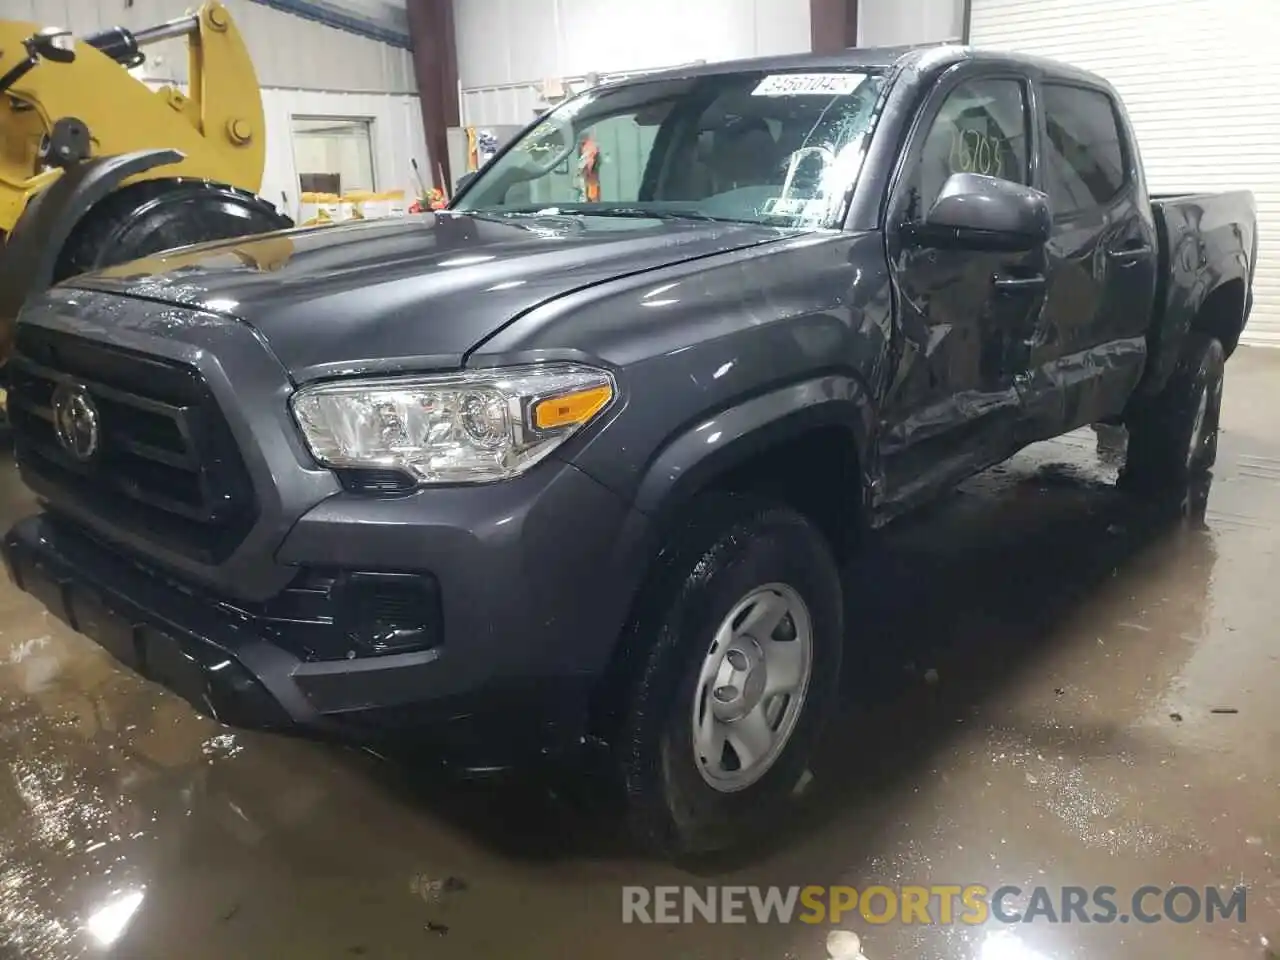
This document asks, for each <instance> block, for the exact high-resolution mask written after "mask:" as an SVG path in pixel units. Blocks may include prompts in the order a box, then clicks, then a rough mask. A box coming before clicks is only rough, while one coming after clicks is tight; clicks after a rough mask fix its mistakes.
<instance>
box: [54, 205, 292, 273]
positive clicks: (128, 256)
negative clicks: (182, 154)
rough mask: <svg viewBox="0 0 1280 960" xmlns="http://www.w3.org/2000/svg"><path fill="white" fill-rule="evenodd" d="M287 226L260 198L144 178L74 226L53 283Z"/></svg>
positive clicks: (282, 217)
mask: <svg viewBox="0 0 1280 960" xmlns="http://www.w3.org/2000/svg"><path fill="white" fill-rule="evenodd" d="M291 226H293V221H292V220H290V219H289V218H288V217H286V216H283V215H282V214H280V213H279V212H277V211H276V208H275V207H273V206H271V204H269V203H267V202H266V201H265V200H263V199H262V198H261V197H257V196H254V195H253V194H251V193H246V192H245V191H243V190H237V189H236V188H235V187H228V186H226V185H224V184H217V183H210V182H207V181H203V180H150V181H146V182H144V183H139V184H134V185H132V186H128V187H125V188H123V189H121V190H117V191H116V192H115V193H113V194H111V195H110V196H109V197H107V198H106V199H105V200H103V201H102V202H100V203H98V204H97V205H96V206H94V207H93V208H92V209H91V210H90V211H89V212H88V213H87V214H85V216H84V218H83V219H82V220H81V221H80V222H79V223H78V224H76V228H75V230H74V231H73V232H72V234H71V236H70V238H69V239H68V240H67V242H66V244H65V245H64V246H63V248H62V251H61V252H60V253H59V255H58V262H57V266H56V267H55V270H54V280H55V282H56V281H60V280H65V279H67V278H68V277H74V276H77V275H78V274H81V273H88V272H89V271H90V270H100V269H102V268H103V267H110V266H114V265H115V264H118V263H128V262H129V261H130V260H137V259H139V258H141V257H146V256H150V255H151V254H154V253H159V252H161V251H162V250H172V249H174V248H175V247H184V246H187V245H189V244H193V243H204V242H206V241H210V240H231V239H235V238H237V237H245V236H251V235H253V234H256V233H268V232H270V231H272V230H280V229H284V228H286V227H291Z"/></svg>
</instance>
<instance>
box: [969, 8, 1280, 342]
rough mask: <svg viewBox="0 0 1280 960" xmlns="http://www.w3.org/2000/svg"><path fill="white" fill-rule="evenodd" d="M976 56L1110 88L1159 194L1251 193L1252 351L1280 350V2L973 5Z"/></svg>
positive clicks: (1249, 334)
mask: <svg viewBox="0 0 1280 960" xmlns="http://www.w3.org/2000/svg"><path fill="white" fill-rule="evenodd" d="M972 3H973V6H972V11H973V15H972V20H971V21H970V40H971V42H972V43H973V44H974V45H975V46H980V47H990V48H994V49H1007V50H1018V51H1021V52H1024V53H1036V54H1041V55H1043V56H1048V57H1054V58H1056V59H1058V60H1064V61H1066V62H1067V63H1071V64H1074V65H1076V66H1079V67H1083V68H1085V69H1086V70H1092V71H1093V72H1095V73H1097V74H1099V75H1101V76H1102V77H1105V78H1106V79H1107V80H1109V81H1110V82H1111V83H1112V84H1114V85H1115V87H1116V89H1117V90H1118V91H1119V92H1120V95H1121V97H1123V99H1124V103H1125V107H1126V108H1127V109H1128V111H1129V116H1130V118H1131V119H1132V120H1133V125H1134V128H1135V129H1136V131H1137V135H1138V149H1139V150H1140V152H1141V154H1142V159H1143V163H1144V165H1145V167H1146V171H1147V185H1148V187H1149V188H1150V190H1151V191H1152V192H1153V193H1183V192H1187V193H1189V192H1196V191H1209V190H1233V189H1241V188H1243V189H1248V190H1252V191H1253V193H1254V196H1255V197H1256V198H1257V201H1258V267H1257V275H1256V277H1255V279H1254V284H1253V297H1254V305H1253V314H1252V316H1251V318H1250V320H1249V325H1248V327H1247V328H1246V330H1245V334H1244V338H1243V342H1245V343H1255V344H1267V345H1270V346H1280V55H1277V53H1276V44H1277V43H1280V0H972Z"/></svg>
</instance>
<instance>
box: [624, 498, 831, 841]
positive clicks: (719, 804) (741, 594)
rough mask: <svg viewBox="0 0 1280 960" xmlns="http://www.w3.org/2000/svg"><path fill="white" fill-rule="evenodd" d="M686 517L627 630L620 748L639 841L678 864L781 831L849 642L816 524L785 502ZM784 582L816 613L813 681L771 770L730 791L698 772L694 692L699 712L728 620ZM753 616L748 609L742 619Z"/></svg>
mask: <svg viewBox="0 0 1280 960" xmlns="http://www.w3.org/2000/svg"><path fill="white" fill-rule="evenodd" d="M688 516H689V517H690V518H691V519H690V522H689V523H687V524H685V525H683V526H679V527H677V532H676V533H675V535H674V537H673V540H672V542H670V543H669V544H668V545H667V549H666V550H664V552H663V558H664V559H663V561H662V562H661V567H660V569H659V570H658V571H657V572H656V573H655V575H654V577H653V578H652V579H651V581H650V584H649V586H648V587H647V588H646V592H645V594H644V596H643V598H642V602H641V603H640V604H639V605H638V611H639V612H638V614H637V617H636V619H635V621H634V622H633V623H632V625H631V627H630V630H629V635H628V637H627V641H628V645H629V646H630V647H631V649H634V650H638V651H640V653H639V655H638V656H637V658H636V669H635V670H634V671H633V677H632V682H631V683H630V684H629V688H628V692H627V694H626V702H625V703H624V704H622V706H623V709H624V711H625V717H624V718H623V723H622V729H621V731H620V733H621V736H620V737H619V739H618V745H617V750H616V756H617V762H618V767H619V770H620V773H621V778H622V782H623V786H624V789H625V794H626V802H627V814H628V818H629V821H630V825H631V828H632V833H633V835H634V836H635V837H636V839H637V840H638V841H639V843H640V844H641V845H642V846H643V847H644V848H645V849H646V850H648V851H649V852H652V853H656V854H658V855H660V856H677V857H678V856H682V855H689V854H700V853H709V852H712V851H716V850H721V849H725V848H728V847H731V846H736V845H738V844H739V843H740V842H741V841H742V840H743V839H744V838H745V837H746V836H749V835H750V832H751V830H752V829H753V828H756V829H760V830H762V831H764V833H765V834H767V833H769V832H771V831H772V830H774V829H776V827H777V823H778V820H777V817H778V816H779V814H780V812H782V808H783V807H784V806H785V805H786V804H787V803H788V802H790V801H792V800H793V799H794V794H795V793H796V791H795V788H796V786H797V784H798V782H799V781H800V779H801V777H802V776H803V775H804V774H805V772H806V770H807V769H808V762H809V758H810V754H811V752H812V748H813V747H814V745H815V744H816V742H817V740H818V737H819V735H820V733H821V730H822V727H823V725H824V723H825V721H826V719H827V717H828V715H829V714H830V713H831V712H832V711H833V709H834V707H835V702H836V696H837V688H838V685H839V674H840V660H841V653H842V646H843V642H844V635H843V600H842V591H841V585H840V575H839V571H838V569H837V567H836V563H835V560H834V559H833V557H832V554H831V551H830V549H829V547H828V545H827V542H826V540H825V539H824V538H823V536H822V534H821V533H820V532H819V531H818V530H817V529H816V528H815V527H814V525H813V524H811V523H810V522H809V521H808V520H806V519H805V518H804V517H802V516H801V515H800V514H798V513H796V512H795V511H793V510H791V509H789V508H787V507H782V506H775V505H770V504H768V503H764V502H761V501H758V500H755V499H750V498H743V497H731V496H716V497H704V498H702V499H700V500H699V501H698V502H696V503H695V504H694V506H693V509H692V510H691V511H690V512H689V514H688ZM779 584H781V585H785V586H786V587H789V588H790V589H791V590H792V591H794V594H795V595H797V596H798V597H799V598H800V600H801V601H802V604H803V608H804V609H805V610H806V611H807V614H808V618H809V623H810V626H811V630H810V636H811V638H812V639H811V643H810V645H809V649H810V651H811V658H810V661H809V662H810V663H811V669H810V670H809V680H808V685H807V688H806V689H805V692H804V695H803V697H802V698H801V699H800V700H799V701H798V702H799V704H800V706H799V707H798V711H799V712H798V713H797V714H796V715H795V719H794V720H793V721H791V723H792V724H793V725H792V726H791V733H790V736H789V737H788V738H785V741H784V742H785V746H784V747H782V748H781V750H780V752H778V753H777V754H776V759H775V760H773V762H772V765H770V766H768V767H767V768H764V765H763V764H762V765H761V767H762V768H764V772H763V773H762V774H761V775H760V776H759V779H757V780H755V781H754V782H752V783H750V784H749V785H746V786H743V787H741V788H739V789H736V790H734V791H733V792H725V791H724V789H723V788H717V787H713V786H711V785H710V784H709V783H708V782H707V780H706V779H705V778H704V775H703V772H702V770H700V769H699V766H700V764H702V763H703V762H704V761H702V760H700V759H699V757H698V753H697V750H696V748H695V745H694V744H695V734H694V723H695V716H697V714H696V713H695V697H697V698H698V700H699V702H700V707H699V709H701V710H702V711H707V710H710V709H711V708H710V702H709V699H710V697H709V694H707V693H706V692H705V690H706V689H707V688H706V686H703V688H702V689H703V691H704V692H703V693H702V694H701V695H699V693H698V691H699V687H700V674H701V672H702V669H703V666H704V664H705V663H706V662H707V658H708V657H709V656H710V655H711V654H712V653H713V652H714V651H715V649H716V646H717V645H716V644H715V638H716V633H717V630H718V628H720V627H721V626H722V624H723V623H724V622H725V621H726V618H728V617H729V615H730V614H731V613H734V611H735V609H737V608H739V606H740V604H741V602H742V601H743V600H744V598H748V597H750V596H751V595H752V594H753V591H756V590H757V588H760V587H762V586H767V585H779ZM770 596H772V595H770ZM750 614H751V608H748V609H745V610H743V611H742V612H741V613H740V614H739V615H737V616H736V617H735V618H734V622H736V623H741V622H745V621H746V620H747V619H749V618H750ZM795 623H796V621H795V619H794V618H793V617H792V616H791V614H788V615H787V616H786V617H785V618H784V620H783V623H782V624H780V626H779V628H778V629H775V630H774V631H773V636H774V637H779V630H782V632H783V635H782V636H781V637H780V639H782V640H784V641H785V640H787V639H788V636H787V635H786V634H788V633H789V632H790V633H792V634H794V627H795ZM788 624H789V625H790V628H791V629H790V631H789V630H788ZM717 682H718V681H717ZM703 683H704V684H705V681H703ZM744 686H746V687H750V683H746V684H744ZM718 689H721V690H722V689H726V688H724V687H721V688H718ZM766 704H773V700H772V699H769V700H767V701H766ZM788 709H789V707H783V708H782V709H781V710H779V711H778V712H777V714H776V716H777V718H778V720H777V722H776V723H775V722H774V721H771V723H773V724H774V729H775V730H781V729H784V728H785V726H786V725H787V724H786V722H785V721H783V720H782V717H783V716H785V713H786V710H788ZM720 759H721V760H723V759H724V756H723V755H722V756H721V758H720Z"/></svg>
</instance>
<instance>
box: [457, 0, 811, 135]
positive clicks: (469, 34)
mask: <svg viewBox="0 0 1280 960" xmlns="http://www.w3.org/2000/svg"><path fill="white" fill-rule="evenodd" d="M454 19H455V23H456V35H457V44H458V75H459V78H460V79H461V82H462V87H463V105H464V111H465V115H466V121H465V122H467V123H471V124H476V125H485V124H505V123H526V122H528V121H529V120H530V119H532V118H533V112H534V109H535V107H536V106H537V105H538V104H539V101H540V98H539V93H538V87H539V86H540V85H541V83H542V82H543V81H544V80H546V79H549V78H580V77H582V76H583V75H585V74H587V73H593V72H595V73H600V74H610V75H616V74H618V73H619V72H628V73H630V72H638V71H644V70H653V69H657V68H659V67H663V66H674V65H677V64H681V63H690V62H693V61H695V60H732V59H736V58H739V57H753V56H763V55H766V54H781V53H799V52H802V51H805V50H808V49H809V46H810V36H809V0H695V2H689V0H646V2H643V3H642V2H639V0H455V5H454ZM673 25H675V26H673Z"/></svg>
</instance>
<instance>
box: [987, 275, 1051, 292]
mask: <svg viewBox="0 0 1280 960" xmlns="http://www.w3.org/2000/svg"><path fill="white" fill-rule="evenodd" d="M991 285H992V286H993V287H995V288H996V289H997V290H999V291H1000V292H1001V293H1024V292H1027V291H1031V290H1039V289H1041V288H1042V287H1043V286H1044V276H1043V275H1039V274H1038V275H1036V276H1034V277H1002V276H1000V274H996V275H995V276H994V277H992V278H991Z"/></svg>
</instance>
